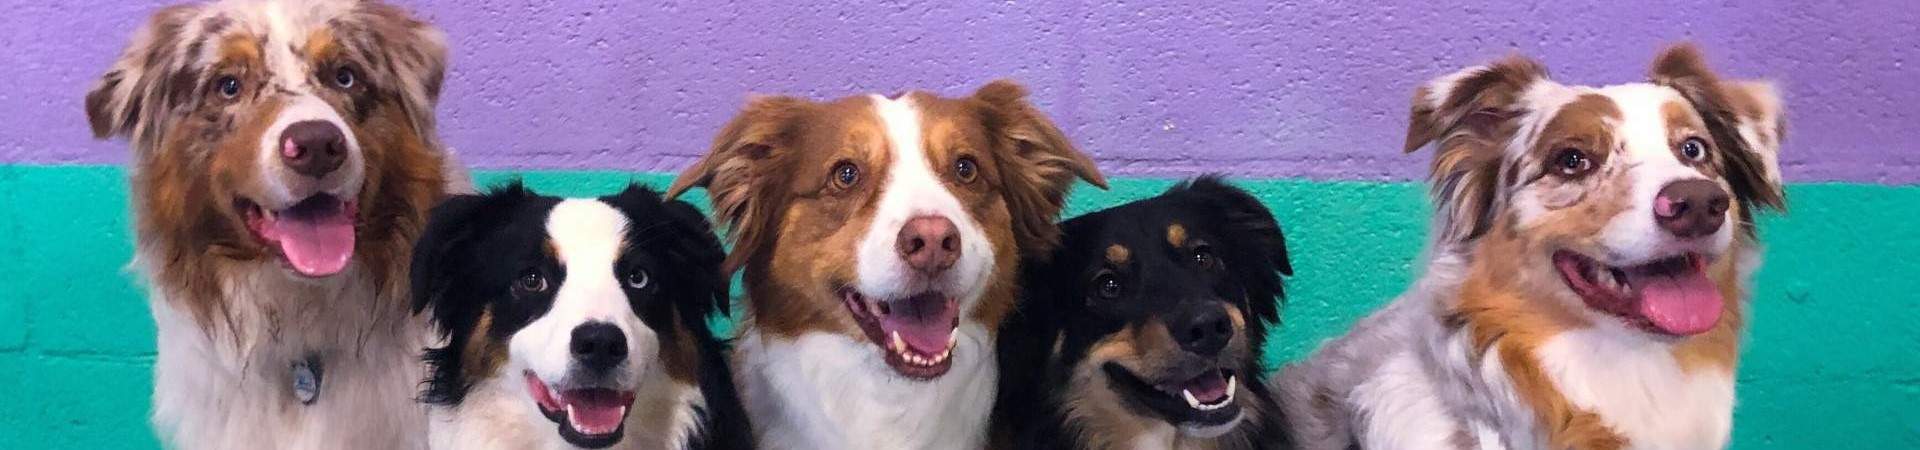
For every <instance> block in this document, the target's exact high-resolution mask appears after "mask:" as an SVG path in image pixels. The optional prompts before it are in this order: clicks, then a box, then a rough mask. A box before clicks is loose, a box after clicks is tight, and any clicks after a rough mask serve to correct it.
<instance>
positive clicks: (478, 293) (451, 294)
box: [411, 182, 752, 449]
mask: <svg viewBox="0 0 1920 450" xmlns="http://www.w3.org/2000/svg"><path fill="white" fill-rule="evenodd" d="M561 200H562V199H560V198H556V197H548V196H542V195H539V194H536V193H534V192H532V191H529V190H527V189H526V187H524V186H522V185H521V184H519V183H518V182H515V183H511V184H508V185H506V186H504V187H500V188H497V189H494V190H492V191H491V192H488V193H485V194H479V195H456V196H453V197H451V198H449V199H447V200H446V201H445V202H443V203H441V204H440V205H439V206H438V207H435V208H434V210H433V212H432V215H431V217H430V219H429V221H428V224H427V229H426V231H425V232H424V233H423V234H422V236H421V238H420V241H419V242H418V244H417V246H416V247H415V251H414V257H413V266H412V278H411V282H412V294H413V309H414V312H415V313H416V314H421V313H427V314H430V318H431V320H432V322H433V324H434V325H435V329H436V331H437V332H438V333H439V334H440V336H441V337H442V338H444V339H446V340H447V341H446V342H447V345H446V346H444V347H439V348H429V349H427V350H426V355H425V360H426V362H427V364H428V367H429V377H428V379H427V380H426V381H425V382H424V383H423V384H424V385H425V388H424V391H423V392H422V396H421V400H422V401H423V402H426V403H429V404H433V405H441V406H453V405H459V404H460V403H461V401H462V400H464V398H465V396H466V394H467V391H468V389H469V388H471V387H472V386H473V384H474V382H475V381H478V380H470V379H467V374H466V373H465V372H464V371H463V369H464V368H465V367H466V364H469V363H475V362H472V361H463V358H465V355H463V353H462V351H461V349H464V348H466V347H467V346H468V345H469V340H470V338H471V337H470V335H471V334H472V330H474V329H475V327H477V326H479V325H480V324H479V322H480V320H481V317H482V314H483V312H485V311H491V314H492V318H491V323H490V326H489V327H488V333H489V334H488V337H490V338H491V339H492V340H493V341H495V342H500V343H501V345H505V344H504V343H505V342H506V340H507V339H508V338H509V337H510V336H511V335H512V333H513V332H515V331H517V330H519V329H521V328H522V327H524V326H526V325H527V324H528V323H530V322H532V321H534V320H537V319H538V318H539V317H540V316H541V315H543V314H544V313H545V312H546V311H547V309H548V308H549V307H550V306H551V302H552V298H551V294H550V293H549V294H545V295H522V296H519V297H516V295H517V294H515V293H514V292H512V291H511V287H510V286H511V284H512V283H513V280H514V279H515V278H516V277H517V276H518V275H520V274H521V273H523V272H524V271H527V270H537V271H540V272H542V273H543V274H544V275H545V276H546V277H547V279H548V280H550V282H551V283H553V284H554V285H556V286H557V285H558V284H560V283H563V282H564V279H565V276H566V273H565V268H564V267H560V266H559V262H558V261H555V260H554V257H553V255H551V254H549V252H548V251H547V250H546V249H545V246H546V245H547V242H548V238H547V236H546V234H547V230H546V225H545V224H546V220H547V216H548V213H549V212H550V211H551V210H552V209H553V207H554V206H555V205H557V204H559V203H560V202H561ZM600 201H602V202H604V203H606V204H608V205H611V206H612V207H614V209H616V210H619V211H620V212H621V213H622V214H623V215H625V216H626V218H627V220H628V221H629V226H628V230H627V237H626V242H627V245H628V246H629V249H628V251H627V252H625V253H623V256H622V258H621V260H622V261H621V264H623V265H624V264H634V265H641V266H643V267H646V268H647V269H648V272H649V273H650V274H651V275H652V277H653V280H654V283H655V284H654V287H653V288H650V289H648V290H645V291H630V298H631V302H632V306H633V307H634V311H635V313H636V314H637V315H638V316H639V317H640V319H641V322H643V323H645V324H646V326H647V327H648V328H650V329H652V330H653V331H654V332H655V333H657V334H658V335H659V336H660V337H661V340H662V342H668V340H669V339H672V338H675V337H679V334H681V333H687V334H690V335H691V338H692V339H693V341H694V342H695V343H696V347H697V348H698V351H699V357H698V358H699V360H700V361H699V372H700V379H699V380H698V382H699V385H700V386H699V387H700V390H701V393H702V394H703V395H704V396H705V399H706V407H705V408H702V409H699V410H697V411H696V412H697V413H698V414H697V415H699V416H700V417H701V420H700V421H699V423H700V427H701V428H702V433H700V434H701V436H702V438H701V439H699V440H696V441H695V442H691V443H689V445H688V448H692V449H745V448H751V447H752V433H751V431H750V427H749V426H748V421H747V417H746V413H745V411H744V410H743V409H742V407H741V405H740V402H739V399H738V396H737V395H736V393H735V391H734V388H733V383H732V375H731V373H730V371H729V369H728V367H727V364H726V356H725V355H726V353H727V349H726V345H725V343H723V342H721V341H720V340H719V339H717V338H715V337H714V335H713V332H712V330H711V329H710V328H709V326H708V323H707V319H708V318H709V317H711V316H712V315H713V314H715V313H719V314H723V315H724V314H726V312H727V305H728V299H729V295H728V292H729V280H728V279H727V278H726V277H725V276H724V275H723V274H722V273H721V272H720V262H721V259H722V258H723V257H724V256H725V253H724V252H723V250H722V249H721V247H720V242H719V240H718V239H716V238H715V237H714V236H713V233H712V230H711V226H710V225H709V224H708V223H707V221H706V219H705V218H704V216H703V215H702V214H701V213H700V212H699V211H698V210H696V209H694V208H693V206H691V205H688V204H687V203H685V202H680V201H665V200H663V199H662V198H661V197H660V195H659V194H658V193H655V192H654V191H652V190H649V189H647V188H644V187H641V186H639V185H632V186H629V187H628V188H627V189H626V190H625V191H622V192H621V193H619V194H616V195H612V196H608V197H602V198H600ZM549 292H551V291H549ZM676 312H678V314H676ZM675 318H678V320H677V322H676V321H675ZM503 376H514V377H517V376H518V375H517V374H515V375H503ZM658 407H659V406H649V405H639V404H636V405H634V409H635V410H647V409H652V408H658Z"/></svg>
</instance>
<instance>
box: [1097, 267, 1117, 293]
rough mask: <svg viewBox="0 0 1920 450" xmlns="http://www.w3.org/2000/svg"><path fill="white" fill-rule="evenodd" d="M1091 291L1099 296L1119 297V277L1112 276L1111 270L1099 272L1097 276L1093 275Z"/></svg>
mask: <svg viewBox="0 0 1920 450" xmlns="http://www.w3.org/2000/svg"><path fill="white" fill-rule="evenodd" d="M1093 291H1094V293H1096V294H1098V295H1099V296H1100V298H1104V299H1116V298H1120V277H1117V276H1114V275H1113V272H1101V273H1100V275H1099V276H1096V277H1093Z"/></svg>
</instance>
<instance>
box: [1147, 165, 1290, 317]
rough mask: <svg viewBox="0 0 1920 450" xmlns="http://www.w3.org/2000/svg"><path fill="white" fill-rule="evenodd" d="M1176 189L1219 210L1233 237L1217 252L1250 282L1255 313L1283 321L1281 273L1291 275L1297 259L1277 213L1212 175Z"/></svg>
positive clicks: (1283, 291) (1231, 270) (1248, 285)
mask: <svg viewBox="0 0 1920 450" xmlns="http://www.w3.org/2000/svg"><path fill="white" fill-rule="evenodd" d="M1174 189H1175V190H1176V191H1185V193H1186V195H1191V196H1195V197H1197V198H1198V199H1200V204H1202V205H1205V208H1206V210H1208V211H1216V212H1218V213H1219V214H1220V217H1221V218H1222V219H1223V220H1224V222H1222V225H1224V226H1225V227H1226V230H1225V231H1226V232H1227V234H1226V236H1228V238H1229V239H1231V240H1232V242H1222V243H1219V244H1220V245H1217V246H1216V247H1215V248H1216V251H1218V252H1220V253H1221V254H1223V255H1225V256H1226V257H1227V258H1228V259H1227V261H1230V263H1229V266H1228V267H1229V269H1228V271H1230V272H1232V273H1233V274H1234V276H1235V277H1239V278H1241V279H1242V280H1243V281H1242V282H1243V283H1244V284H1245V285H1246V287H1247V291H1248V292H1247V294H1248V295H1247V296H1248V299H1247V300H1248V301H1249V302H1250V306H1251V307H1252V310H1253V313H1254V316H1255V317H1256V318H1260V319H1265V320H1266V322H1267V323H1274V322H1277V321H1279V320H1280V302H1282V301H1284V300H1285V297H1286V290H1285V286H1284V285H1283V284H1282V283H1281V281H1280V275H1293V262H1292V261H1291V260H1290V259H1289V258H1288V256H1287V238H1286V236H1285V235H1284V234H1282V233H1281V232H1280V222H1279V221H1278V220H1276V219H1274V217H1273V213H1272V212H1271V211H1269V210H1267V206H1266V205H1264V204H1261V203H1260V199H1258V198H1255V197H1254V196H1253V194H1249V193H1247V191H1245V190H1241V189H1240V188H1237V187H1234V186H1233V185H1230V184H1227V183H1226V182H1225V181H1222V180H1221V179H1220V178H1219V177H1218V176H1214V175H1206V176H1202V177H1200V178H1195V179H1194V180H1193V181H1189V182H1187V183H1186V184H1184V185H1181V186H1176V187H1175V188H1174Z"/></svg>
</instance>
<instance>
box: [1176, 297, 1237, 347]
mask: <svg viewBox="0 0 1920 450" xmlns="http://www.w3.org/2000/svg"><path fill="white" fill-rule="evenodd" d="M1167 331H1169V332H1171V333H1173V340H1174V342H1178V343H1180V348H1183V349H1186V350H1187V351H1189V352H1193V353H1195V354H1199V355H1203V356H1212V355H1217V354H1220V349H1223V348H1226V347H1227V341H1230V340H1233V320H1232V319H1230V318H1228V317H1227V310H1226V309H1224V308H1221V307H1219V306H1216V305H1212V304H1209V305H1205V306H1197V307H1192V308H1187V310H1186V311H1184V312H1182V313H1181V314H1176V315H1175V316H1174V318H1173V319H1172V320H1170V321H1168V322H1167Z"/></svg>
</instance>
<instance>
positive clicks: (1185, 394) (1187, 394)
mask: <svg viewBox="0 0 1920 450" xmlns="http://www.w3.org/2000/svg"><path fill="white" fill-rule="evenodd" d="M1180 397H1181V398H1184V399H1186V400H1187V406H1191V407H1193V409H1198V410H1202V411H1204V410H1205V408H1206V405H1202V404H1200V399H1197V398H1193V391H1189V390H1186V389H1181V390H1180Z"/></svg>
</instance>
